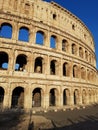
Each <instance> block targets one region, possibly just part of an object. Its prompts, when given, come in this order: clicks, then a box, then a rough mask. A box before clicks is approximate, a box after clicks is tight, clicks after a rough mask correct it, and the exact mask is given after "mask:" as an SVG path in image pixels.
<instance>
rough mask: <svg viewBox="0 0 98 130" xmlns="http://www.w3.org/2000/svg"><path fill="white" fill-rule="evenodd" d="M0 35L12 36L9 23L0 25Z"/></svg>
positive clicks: (3, 36)
mask: <svg viewBox="0 0 98 130" xmlns="http://www.w3.org/2000/svg"><path fill="white" fill-rule="evenodd" d="M0 37H2V38H9V39H11V38H12V26H11V24H9V23H3V24H1V27H0Z"/></svg>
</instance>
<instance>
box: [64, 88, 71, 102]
mask: <svg viewBox="0 0 98 130" xmlns="http://www.w3.org/2000/svg"><path fill="white" fill-rule="evenodd" d="M69 104H70V91H69V90H68V89H64V91H63V105H69Z"/></svg>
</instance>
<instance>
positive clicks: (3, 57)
mask: <svg viewBox="0 0 98 130" xmlns="http://www.w3.org/2000/svg"><path fill="white" fill-rule="evenodd" d="M8 61H9V57H8V54H7V53H6V52H4V51H1V52H0V69H2V70H7V69H8Z"/></svg>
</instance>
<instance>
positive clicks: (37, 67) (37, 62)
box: [34, 57, 44, 73]
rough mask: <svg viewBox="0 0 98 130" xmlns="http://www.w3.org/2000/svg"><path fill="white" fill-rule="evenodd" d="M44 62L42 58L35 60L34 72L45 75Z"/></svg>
mask: <svg viewBox="0 0 98 130" xmlns="http://www.w3.org/2000/svg"><path fill="white" fill-rule="evenodd" d="M43 62H44V60H43V58H42V57H37V58H36V59H35V65H34V72H36V73H43Z"/></svg>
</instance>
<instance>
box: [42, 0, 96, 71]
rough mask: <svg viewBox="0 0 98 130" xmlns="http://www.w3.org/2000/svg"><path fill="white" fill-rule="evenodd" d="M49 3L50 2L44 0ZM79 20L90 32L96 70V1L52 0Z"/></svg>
mask: <svg viewBox="0 0 98 130" xmlns="http://www.w3.org/2000/svg"><path fill="white" fill-rule="evenodd" d="M44 1H47V2H50V1H51V0H44ZM53 1H54V2H56V3H58V4H60V5H61V6H63V7H64V8H66V9H67V10H69V11H71V12H72V13H73V14H75V15H76V16H77V17H78V18H79V19H81V20H82V21H83V22H84V24H85V25H86V26H87V27H88V29H89V30H90V31H91V33H92V35H93V37H94V41H95V49H96V58H97V69H98V0H53Z"/></svg>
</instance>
